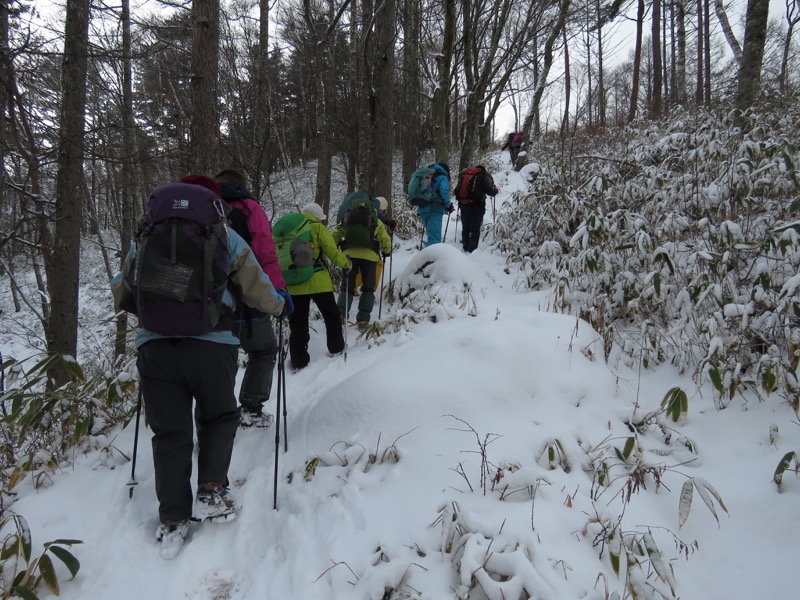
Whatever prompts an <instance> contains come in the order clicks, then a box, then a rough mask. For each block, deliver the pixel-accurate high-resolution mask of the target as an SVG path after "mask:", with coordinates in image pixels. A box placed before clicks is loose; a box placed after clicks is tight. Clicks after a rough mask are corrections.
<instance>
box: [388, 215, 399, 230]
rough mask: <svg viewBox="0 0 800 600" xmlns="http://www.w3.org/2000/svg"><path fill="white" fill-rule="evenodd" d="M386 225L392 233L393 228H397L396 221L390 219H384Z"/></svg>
mask: <svg viewBox="0 0 800 600" xmlns="http://www.w3.org/2000/svg"><path fill="white" fill-rule="evenodd" d="M386 224H387V225H388V226H389V229H390V230H391V231H392V232H394V230H395V228H397V219H392V218H391V217H389V218H388V219H386Z"/></svg>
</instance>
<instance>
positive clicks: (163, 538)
mask: <svg viewBox="0 0 800 600" xmlns="http://www.w3.org/2000/svg"><path fill="white" fill-rule="evenodd" d="M188 533H189V519H184V520H183V521H164V522H163V523H161V525H159V526H158V531H156V542H158V553H159V554H160V555H161V558H164V559H166V560H172V559H173V558H175V557H176V556H177V555H178V552H180V551H181V548H182V547H183V541H184V540H185V539H186V536H187V534H188Z"/></svg>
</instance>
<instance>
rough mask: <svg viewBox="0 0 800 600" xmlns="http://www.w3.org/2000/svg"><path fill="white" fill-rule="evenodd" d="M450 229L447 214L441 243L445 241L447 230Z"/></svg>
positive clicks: (448, 215) (448, 214)
mask: <svg viewBox="0 0 800 600" xmlns="http://www.w3.org/2000/svg"><path fill="white" fill-rule="evenodd" d="M448 227H450V213H447V223H446V224H445V226H444V235H443V236H442V240H443V241H445V242H446V241H447V228H448Z"/></svg>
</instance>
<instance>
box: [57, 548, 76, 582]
mask: <svg viewBox="0 0 800 600" xmlns="http://www.w3.org/2000/svg"><path fill="white" fill-rule="evenodd" d="M49 550H50V552H52V553H53V554H54V555H56V556H57V557H58V558H59V560H61V562H62V563H64V565H65V566H66V567H67V569H69V572H70V574H71V575H72V576H73V577H75V575H77V574H78V571H80V570H81V563H80V561H79V560H78V559H77V558H75V556H73V554H72V552H70V551H69V550H67V549H66V548H62V547H61V546H50V548H49Z"/></svg>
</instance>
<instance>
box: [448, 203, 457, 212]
mask: <svg viewBox="0 0 800 600" xmlns="http://www.w3.org/2000/svg"><path fill="white" fill-rule="evenodd" d="M455 210H456V207H455V206H453V203H452V202H451V203H450V204H449V205H448V207H447V212H448V213H453V212H455Z"/></svg>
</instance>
